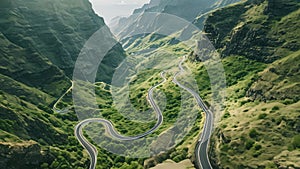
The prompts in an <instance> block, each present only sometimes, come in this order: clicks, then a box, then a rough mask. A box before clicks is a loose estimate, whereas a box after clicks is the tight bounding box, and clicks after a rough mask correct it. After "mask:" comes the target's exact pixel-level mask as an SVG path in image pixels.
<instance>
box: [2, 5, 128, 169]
mask: <svg viewBox="0 0 300 169" xmlns="http://www.w3.org/2000/svg"><path fill="white" fill-rule="evenodd" d="M103 26H105V24H104V21H103V19H102V18H100V17H99V16H97V15H96V14H95V13H94V12H93V10H92V7H91V4H90V3H89V2H88V1H87V0H75V1H72V2H71V1H67V0H62V1H61V0H54V1H50V0H41V1H25V0H12V1H11V0H1V2H0V82H1V83H0V117H1V118H0V165H1V168H7V169H8V168H10V169H18V168H25V169H26V168H28V169H32V168H87V167H88V165H89V159H88V155H87V154H86V153H85V151H84V150H83V148H82V147H81V145H80V144H79V143H78V142H77V140H76V139H75V137H74V126H75V125H76V123H77V117H76V115H75V113H74V112H72V113H70V114H60V113H58V112H53V110H52V106H53V104H54V103H55V102H56V100H57V99H58V98H59V97H60V96H61V95H62V94H63V93H64V92H65V91H66V90H67V89H68V88H69V87H70V86H71V81H70V79H71V78H72V73H73V69H74V63H75V61H76V59H77V57H78V55H79V52H80V50H81V48H82V47H83V45H84V43H85V42H86V41H87V40H88V38H89V37H90V36H91V35H92V34H93V33H94V32H95V31H97V30H98V29H99V28H101V27H103ZM108 38H112V37H109V35H108ZM124 57H125V54H124V51H123V49H122V47H121V46H120V45H119V44H117V45H116V46H115V47H114V48H113V49H111V51H110V52H109V53H108V55H107V56H106V57H105V59H104V64H102V65H101V66H100V69H101V70H102V71H99V72H98V75H99V76H98V77H97V79H96V80H101V81H105V82H107V83H109V82H110V81H111V76H112V73H113V72H114V69H115V67H116V66H117V65H118V63H119V62H120V61H121V60H122V59H123V58H124ZM104 68H105V69H104ZM103 70H105V71H103ZM100 75H101V76H100Z"/></svg>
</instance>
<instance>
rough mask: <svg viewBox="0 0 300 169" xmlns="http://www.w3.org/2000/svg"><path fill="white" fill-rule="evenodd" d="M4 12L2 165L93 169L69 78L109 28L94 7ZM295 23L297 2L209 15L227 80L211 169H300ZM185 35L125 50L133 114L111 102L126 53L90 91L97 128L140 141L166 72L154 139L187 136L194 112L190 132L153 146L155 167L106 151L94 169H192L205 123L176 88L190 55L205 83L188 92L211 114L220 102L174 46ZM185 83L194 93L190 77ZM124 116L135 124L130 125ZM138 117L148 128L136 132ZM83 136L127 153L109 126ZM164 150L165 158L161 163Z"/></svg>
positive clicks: (133, 43)
mask: <svg viewBox="0 0 300 169" xmlns="http://www.w3.org/2000/svg"><path fill="white" fill-rule="evenodd" d="M227 2H228V3H229V2H230V3H231V2H234V1H226V3H227ZM224 3H225V1H224ZM49 6H50V7H49ZM221 6H222V5H221ZM48 7H49V8H48ZM0 9H1V10H0V14H1V17H0V46H1V48H0V55H1V58H0V61H1V62H0V82H1V83H0V117H1V119H0V165H1V166H2V167H4V168H16V169H17V168H25V169H26V168H87V167H88V165H89V157H88V154H87V153H86V152H85V151H84V150H83V148H82V147H81V145H80V144H79V143H78V141H77V140H76V138H75V137H74V133H73V132H74V126H75V125H76V124H77V123H78V122H77V117H76V114H75V111H74V106H73V100H72V92H73V90H72V88H70V87H71V85H72V82H71V80H70V77H71V74H72V70H73V66H74V61H75V59H76V57H77V56H78V53H79V51H80V49H81V48H82V45H83V44H84V42H85V41H86V40H87V38H88V37H89V36H90V35H91V34H92V33H93V32H94V31H96V30H97V29H98V28H100V27H101V26H103V25H104V23H103V20H102V19H100V18H99V17H98V16H96V15H95V14H94V13H93V12H92V9H91V6H90V4H89V3H88V1H75V2H72V3H70V2H69V1H66V0H63V1H59V2H58V1H51V2H50V1H47V0H44V1H39V2H29V1H28V2H27V1H26V2H25V1H21V0H16V1H8V0H4V1H1V2H0ZM174 9H175V8H174ZM169 10H172V9H171V8H169ZM53 11H54V12H53ZM48 16H49V17H48ZM299 16H300V13H299V1H297V0H286V1H280V0H256V1H252V0H248V1H243V2H241V3H238V4H234V5H231V6H229V7H225V8H223V9H220V10H216V11H215V12H213V13H212V14H210V15H209V16H208V19H207V20H206V22H205V25H204V32H205V33H206V35H207V36H208V38H209V39H210V40H211V41H212V43H213V44H214V46H215V47H216V49H217V51H218V52H219V53H220V55H221V56H222V64H223V66H224V70H225V75H226V80H227V86H226V93H227V100H226V103H225V107H224V111H223V112H222V115H221V118H220V121H219V122H218V123H216V125H215V126H216V128H215V130H214V133H213V137H212V140H211V147H210V158H211V160H212V163H213V165H214V167H215V168H289V167H290V168H300V164H299V155H300V151H299V148H300V135H299V132H300V126H299V120H300V119H299V118H300V116H299V109H300V105H299V95H300V90H299V87H300V82H299V79H300V78H299V57H300V52H299V48H300V45H299V41H298V39H299V35H300V31H299V28H298V25H299ZM198 19H199V20H197V19H196V20H195V22H194V23H201V24H200V25H199V26H201V27H202V23H203V20H202V19H203V18H202V17H198ZM41 23H45V24H41ZM78 23H79V24H78ZM16 32H18V33H16ZM179 34H180V32H179V33H178V34H174V35H171V36H169V37H165V36H160V35H156V34H149V35H144V36H137V37H133V38H132V39H130V38H129V39H127V40H126V41H125V42H126V43H125V44H124V47H125V48H126V50H127V52H128V54H129V55H130V57H127V59H128V60H127V62H128V63H129V65H131V66H130V67H129V69H128V70H129V72H131V73H132V72H134V73H133V74H129V77H127V78H128V79H129V96H128V100H129V101H130V103H131V104H132V107H133V108H134V110H135V111H130V110H131V109H130V108H128V107H127V104H126V102H122V101H124V100H122V98H127V96H126V95H120V102H115V100H114V99H113V97H112V90H113V89H117V90H119V92H122V91H123V90H125V88H122V87H119V86H117V87H116V86H114V84H110V83H107V82H111V74H112V72H114V68H115V67H117V65H118V63H119V62H120V61H121V60H122V59H123V58H124V53H123V50H122V49H121V47H120V46H119V45H117V46H116V47H115V48H114V49H112V51H111V52H110V54H109V57H107V59H106V60H104V62H103V63H104V65H102V68H104V69H103V70H104V72H98V74H101V75H102V76H101V77H103V79H100V78H99V79H97V81H98V80H99V82H96V83H95V84H87V85H86V87H93V88H95V93H96V102H97V107H96V109H95V110H94V111H93V112H94V114H93V117H103V118H105V119H107V120H110V121H111V122H112V123H113V124H114V126H115V128H116V129H117V130H118V131H119V132H120V133H121V134H123V135H126V136H134V135H137V134H141V133H143V132H145V131H147V130H149V129H150V128H151V127H152V126H153V125H154V124H155V122H156V119H155V112H153V111H152V110H151V106H150V105H149V103H148V101H147V93H148V90H149V89H150V88H151V87H152V86H153V85H155V84H157V83H159V82H160V81H162V78H161V77H160V73H161V72H162V71H163V70H165V76H166V78H167V81H166V82H165V83H164V84H162V85H161V86H159V87H157V89H156V90H155V91H154V98H155V100H160V99H162V100H164V99H165V100H166V102H165V103H164V104H163V103H162V102H157V104H158V105H159V106H160V108H161V109H162V110H163V116H164V123H163V124H162V126H160V127H159V128H158V130H157V131H155V132H154V133H152V134H151V135H150V136H154V137H156V136H157V137H158V138H161V137H166V136H169V137H174V138H179V137H180V136H178V135H176V132H177V131H176V127H172V125H173V124H174V123H176V122H177V121H176V120H178V119H179V121H178V123H176V125H178V126H182V125H185V123H184V122H185V118H190V117H189V114H188V113H196V114H197V118H196V120H195V122H194V123H192V124H190V126H189V127H190V132H188V133H186V135H184V137H183V139H182V141H180V142H178V144H176V146H174V144H171V143H169V144H167V143H165V142H163V143H156V142H154V141H153V140H148V141H149V142H151V143H152V144H150V145H151V146H152V147H151V148H152V151H153V152H155V153H157V155H155V156H153V157H151V158H146V157H145V158H140V159H137V158H130V157H123V156H118V155H115V154H113V153H111V152H109V151H107V150H105V149H104V147H102V145H101V146H98V147H97V149H98V152H99V153H98V163H97V168H103V169H106V168H113V169H117V168H122V169H130V168H134V169H136V168H150V167H154V166H156V167H155V168H156V169H159V168H170V167H171V168H176V167H178V168H184V167H189V168H192V167H193V165H192V162H194V148H195V143H196V141H197V139H198V137H199V133H200V130H201V128H202V126H203V122H204V118H203V117H204V116H203V114H202V113H201V110H199V108H198V107H197V106H196V104H195V101H194V100H193V99H192V98H188V99H186V100H185V99H183V100H184V101H185V102H186V103H188V104H186V105H185V107H184V108H182V105H181V104H182V102H181V100H182V95H184V93H181V89H180V88H179V87H178V86H176V85H175V84H174V83H173V82H172V78H173V76H174V74H175V73H176V72H177V71H178V67H177V66H178V63H179V61H180V60H181V58H182V56H188V58H189V60H188V61H187V62H185V63H184V67H185V69H186V70H187V71H188V70H189V71H191V72H192V73H193V75H194V77H195V80H196V83H197V84H198V85H194V86H191V87H193V88H196V86H198V89H197V90H199V94H200V95H201V96H202V97H203V98H204V100H205V101H206V102H207V103H208V104H209V103H210V101H211V92H212V91H211V87H210V81H209V80H210V79H209V76H208V73H207V71H206V69H205V66H204V64H203V63H202V62H201V61H200V59H199V58H197V56H196V55H193V52H191V51H192V50H194V49H193V48H191V47H187V45H186V44H184V43H182V42H180V41H178V40H177V39H176V37H177V36H179ZM195 37H196V36H195ZM195 37H194V38H195ZM135 71H137V72H135ZM178 78H179V79H181V80H180V81H181V82H184V81H187V82H191V81H190V80H191V79H188V78H189V76H187V77H185V76H179V77H178ZM192 78H193V77H192ZM101 81H104V82H101ZM84 87H85V86H83V89H84ZM114 87H116V88H114ZM82 91H85V89H84V90H82ZM82 91H81V92H82ZM75 92H76V91H75ZM79 94H81V95H82V96H83V98H87V101H89V100H88V99H90V98H89V97H85V96H88V93H84V92H83V93H79ZM124 96H126V97H124ZM125 101H126V100H125ZM52 108H54V109H53V110H52ZM120 108H121V109H122V110H124V111H126V110H127V112H129V113H128V114H127V115H126V116H123V114H122V113H120V111H119V110H118V109H120ZM80 109H82V110H84V109H89V107H80ZM180 110H185V111H183V112H181V111H180ZM142 112H146V113H147V114H146V113H145V114H141V113H142ZM134 113H139V114H137V115H136V117H143V118H141V119H140V121H132V120H131V119H132V118H134V117H135V114H134ZM180 113H182V114H180ZM138 115H139V116H138ZM141 115H142V116H141ZM181 118H182V119H181ZM189 120H191V119H189ZM85 129H89V130H84V132H85V135H86V137H87V138H88V139H89V140H90V141H91V142H92V143H93V144H95V145H99V144H97V143H102V144H103V145H104V144H105V145H108V146H116V147H117V148H120V149H124V147H123V146H122V145H121V144H120V145H117V144H112V142H110V140H109V139H104V141H103V139H102V138H101V137H100V136H101V135H100V134H101V133H104V132H105V131H104V128H103V127H102V126H101V124H90V125H88V126H86V128H85ZM90 132H93V133H100V134H99V135H95V134H92V135H91V134H90ZM172 132H173V134H172ZM174 133H175V134H174ZM178 133H179V132H178ZM152 141H153V142H152ZM134 146H135V145H132V147H134ZM167 146H170V150H169V151H165V152H160V150H161V147H167ZM126 153H127V154H130V153H138V151H133V150H128V151H127V152H126ZM174 162H176V163H174ZM159 163H162V164H159ZM157 164H159V165H157Z"/></svg>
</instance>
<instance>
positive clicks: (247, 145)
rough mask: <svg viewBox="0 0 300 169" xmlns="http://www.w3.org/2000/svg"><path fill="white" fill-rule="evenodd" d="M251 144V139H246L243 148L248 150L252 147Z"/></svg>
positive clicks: (252, 142)
mask: <svg viewBox="0 0 300 169" xmlns="http://www.w3.org/2000/svg"><path fill="white" fill-rule="evenodd" d="M253 144H254V141H253V140H247V141H246V143H245V148H246V149H247V150H250V149H251V148H252V146H253Z"/></svg>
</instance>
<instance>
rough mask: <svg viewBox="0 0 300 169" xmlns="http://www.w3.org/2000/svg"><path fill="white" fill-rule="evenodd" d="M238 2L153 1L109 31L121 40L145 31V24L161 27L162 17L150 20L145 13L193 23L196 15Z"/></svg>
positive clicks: (201, 0)
mask: <svg viewBox="0 0 300 169" xmlns="http://www.w3.org/2000/svg"><path fill="white" fill-rule="evenodd" d="M238 1H240V0H212V1H206V0H175V1H174V0H159V1H157V0H153V1H150V3H149V4H146V5H144V6H143V7H142V8H140V9H137V10H135V11H134V13H133V15H131V16H129V17H128V18H121V19H119V21H118V22H117V21H115V22H117V23H114V24H112V26H113V27H111V30H112V32H113V33H114V34H115V35H117V36H118V37H119V38H121V39H122V37H124V36H125V35H130V34H132V32H139V30H140V29H145V23H147V22H150V23H148V24H149V25H147V26H146V27H151V26H156V28H157V30H158V29H160V28H161V27H162V26H163V23H160V19H159V18H160V17H162V18H163V16H160V15H157V16H156V17H155V18H151V15H150V16H149V15H148V14H147V12H150V13H151V12H156V13H162V14H170V15H174V16H176V17H179V18H181V19H184V20H187V21H189V22H193V21H194V19H195V18H196V17H197V16H198V15H201V14H204V13H207V12H209V11H212V10H214V9H217V8H220V7H224V6H226V5H229V4H232V3H235V2H238ZM145 13H146V14H145ZM199 24H200V23H199ZM178 31H179V30H178ZM131 40H132V39H131ZM127 41H130V40H127ZM124 43H125V42H124ZM130 43H131V42H130Z"/></svg>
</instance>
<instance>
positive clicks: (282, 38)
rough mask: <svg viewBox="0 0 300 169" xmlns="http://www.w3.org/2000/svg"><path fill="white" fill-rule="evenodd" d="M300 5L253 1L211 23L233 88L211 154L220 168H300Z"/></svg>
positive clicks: (207, 30)
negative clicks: (299, 138)
mask: <svg viewBox="0 0 300 169" xmlns="http://www.w3.org/2000/svg"><path fill="white" fill-rule="evenodd" d="M299 5H300V2H299V1H297V0H288V1H280V0H258V1H250V0H248V1H245V2H242V3H239V4H236V5H232V6H229V7H226V8H224V9H221V10H218V11H215V12H213V13H212V14H211V15H210V16H209V17H208V19H207V20H206V23H205V28H204V31H205V33H206V34H207V36H208V37H209V38H210V39H211V41H212V42H213V43H214V45H215V47H216V49H217V50H218V51H219V52H220V53H221V55H222V57H223V62H224V68H225V71H226V76H227V86H228V87H227V88H228V89H227V94H228V96H227V97H228V101H227V103H226V104H227V106H226V108H225V111H224V114H223V117H222V119H221V121H220V122H219V123H218V124H217V126H216V129H215V132H214V134H213V139H212V142H211V143H212V144H211V148H210V150H211V158H212V160H213V164H214V166H215V168H299V167H300V163H299V160H298V159H299V154H300V151H299V145H298V137H299V132H300V130H299V129H300V125H299V117H300V116H299V108H300V107H299V95H300V88H299V86H300V81H299V73H300V72H299V58H300V53H299V50H300V44H299V38H300V37H299V32H300V29H299V26H298V25H299V17H300V13H299V12H300V10H299ZM244 63H246V64H245V65H244ZM248 67H249V68H250V69H248ZM234 79H236V80H237V81H235V82H234V81H233V80H234Z"/></svg>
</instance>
